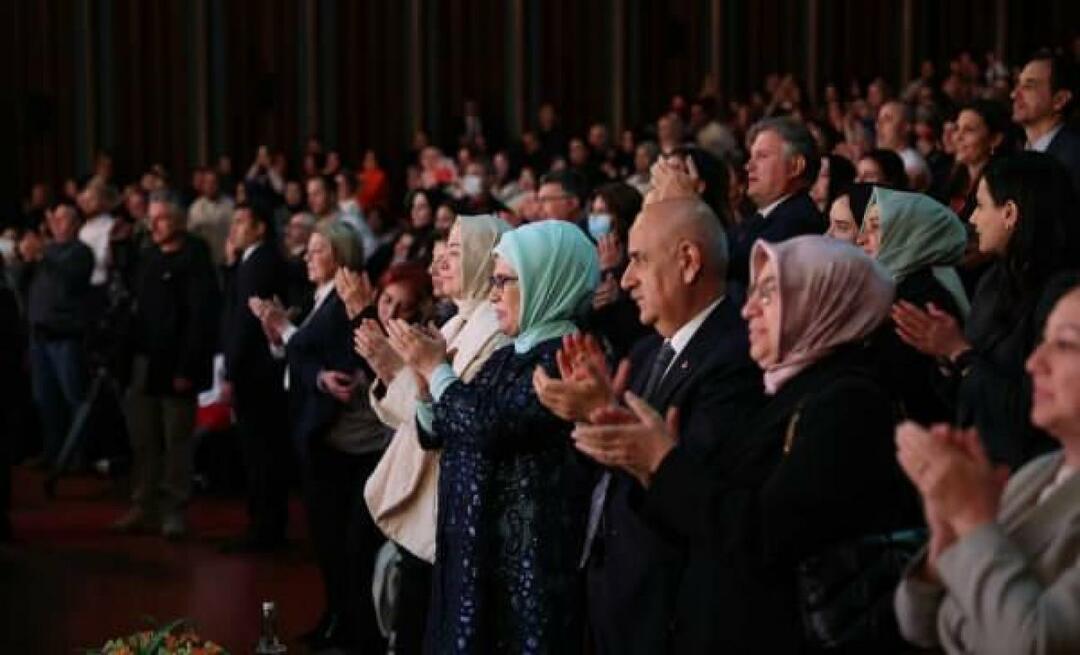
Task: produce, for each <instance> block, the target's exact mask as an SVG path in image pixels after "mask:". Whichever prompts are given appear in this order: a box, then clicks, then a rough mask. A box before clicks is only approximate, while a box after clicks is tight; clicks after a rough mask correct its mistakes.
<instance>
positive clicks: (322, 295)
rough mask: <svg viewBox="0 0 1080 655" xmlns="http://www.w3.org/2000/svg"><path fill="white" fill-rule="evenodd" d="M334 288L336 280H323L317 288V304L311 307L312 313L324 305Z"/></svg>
mask: <svg viewBox="0 0 1080 655" xmlns="http://www.w3.org/2000/svg"><path fill="white" fill-rule="evenodd" d="M333 290H334V281H333V280H330V281H329V282H323V283H322V284H320V285H319V287H318V288H317V289H315V304H314V305H313V306H312V307H311V313H312V314H314V313H315V310H316V309H318V308H319V307H321V306H322V304H323V301H325V300H326V297H327V296H329V295H330V292H331V291H333Z"/></svg>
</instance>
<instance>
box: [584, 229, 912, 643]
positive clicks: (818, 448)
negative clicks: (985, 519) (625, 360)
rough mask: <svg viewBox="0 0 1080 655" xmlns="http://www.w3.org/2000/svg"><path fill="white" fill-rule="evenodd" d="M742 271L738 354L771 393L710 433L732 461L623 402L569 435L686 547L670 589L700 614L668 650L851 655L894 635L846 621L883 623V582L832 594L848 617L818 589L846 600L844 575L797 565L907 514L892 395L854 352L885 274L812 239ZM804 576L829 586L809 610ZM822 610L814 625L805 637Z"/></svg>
mask: <svg viewBox="0 0 1080 655" xmlns="http://www.w3.org/2000/svg"><path fill="white" fill-rule="evenodd" d="M750 280H751V286H750V290H749V293H748V297H747V301H746V304H745V306H744V308H743V316H744V318H746V319H747V321H748V322H749V337H750V356H751V357H752V358H753V359H754V361H755V362H757V364H758V365H759V366H760V367H761V368H762V370H763V373H764V378H765V380H764V381H765V388H766V392H767V393H768V394H769V395H770V396H771V398H770V400H769V402H768V403H767V404H766V405H765V406H764V407H763V408H762V410H761V411H760V412H759V413H757V414H756V415H755V416H754V417H753V418H752V419H751V420H750V421H749V422H748V423H747V425H746V426H745V427H742V428H739V427H736V426H716V427H715V428H714V429H715V430H716V431H717V438H718V439H738V440H741V441H742V443H743V444H744V448H743V450H742V451H741V452H742V455H741V456H738V457H728V458H726V461H723V462H707V461H702V459H701V458H700V456H697V455H695V454H694V453H684V452H682V451H683V447H682V446H680V445H678V444H676V443H675V442H674V439H673V438H672V437H671V436H670V435H671V434H673V433H674V432H673V431H672V430H671V429H670V426H666V425H665V421H664V419H662V418H661V417H660V416H658V415H656V414H655V412H652V411H651V410H649V409H648V407H647V406H645V405H644V404H643V403H641V402H639V401H638V400H637V399H636V398H634V397H632V396H629V395H628V398H627V402H628V404H629V405H630V408H631V409H630V410H626V409H617V408H616V409H605V410H599V411H598V412H597V413H596V415H594V416H592V417H590V418H591V419H593V423H594V424H597V423H599V424H601V425H593V426H587V427H586V426H583V427H579V428H577V429H576V430H575V432H574V437H575V439H576V440H577V443H578V447H579V448H580V449H581V450H583V451H585V452H586V453H587V454H589V455H590V456H592V457H594V458H597V459H599V460H600V461H601V462H602V463H605V464H609V465H616V466H623V467H624V468H627V469H628V470H631V472H632V473H635V475H638V477H639V479H644V480H647V482H648V485H647V486H648V488H647V490H646V492H645V496H644V500H643V502H642V505H641V508H642V512H643V513H644V514H645V516H646V517H647V518H648V519H649V520H652V521H655V522H658V523H659V524H661V525H663V526H664V527H665V528H666V529H668V530H670V531H671V533H673V534H674V535H676V536H678V537H679V538H680V539H682V540H685V542H686V543H687V546H688V548H689V553H690V555H689V559H690V563H689V565H688V569H687V570H688V574H687V576H685V577H686V578H691V577H692V578H693V580H692V581H691V582H688V583H684V584H695V585H697V586H698V587H699V589H700V591H699V594H698V595H699V597H700V600H701V602H702V605H703V606H707V607H709V608H710V611H711V616H712V619H711V620H710V621H709V622H708V623H706V622H703V624H704V625H703V627H701V629H700V630H699V631H698V632H697V634H696V636H695V637H694V638H693V639H690V640H688V641H686V642H684V643H681V644H679V645H678V648H677V649H676V650H686V651H693V652H720V651H727V652H784V653H802V652H807V651H811V652H814V651H816V650H817V649H819V648H822V647H823V646H824V645H825V644H824V639H823V635H822V632H824V633H828V634H827V635H825V636H831V637H833V638H835V640H836V645H841V646H843V647H845V648H849V649H853V650H854V651H855V652H882V651H881V650H880V649H878V648H877V646H880V645H881V642H882V640H883V639H891V638H894V636H895V633H894V632H891V631H888V630H886V631H879V630H877V629H876V626H881V625H885V624H882V623H876V624H869V623H861V622H862V621H863V620H865V619H866V618H867V617H868V616H874V617H876V618H877V619H885V620H886V623H887V622H888V621H889V620H891V618H890V617H891V608H890V606H889V604H890V601H891V595H892V591H893V587H892V586H890V585H889V584H888V583H886V584H884V585H880V586H876V585H873V584H870V585H867V588H869V589H871V590H872V591H874V592H875V594H874V596H873V597H870V598H855V599H854V600H852V599H851V598H848V600H847V601H845V602H847V603H848V604H849V605H850V609H852V610H853V615H850V614H845V613H843V612H841V613H840V614H838V615H836V616H833V615H829V614H828V612H829V611H831V610H832V609H835V608H834V607H832V605H831V603H833V602H834V600H835V599H834V598H832V597H831V593H832V592H838V593H840V594H841V595H845V594H848V593H849V591H850V590H849V589H848V588H847V587H846V585H845V583H846V582H847V580H845V579H844V578H843V576H841V577H840V578H838V579H837V578H830V577H828V576H825V577H824V578H822V576H821V575H820V573H821V571H820V568H814V567H813V566H812V562H813V559H814V558H815V557H821V556H826V555H830V554H831V553H833V552H834V551H835V549H836V548H838V547H841V546H844V545H845V544H849V543H852V542H855V541H858V540H861V539H863V538H864V537H866V536H868V535H881V534H890V533H892V532H894V531H895V530H897V529H898V528H902V527H907V526H910V525H917V524H918V523H919V522H920V519H919V508H918V505H917V501H916V498H915V494H914V492H913V490H912V488H911V486H910V485H909V484H907V482H906V481H905V480H904V478H903V474H902V473H901V471H900V470H899V467H898V466H897V465H896V463H895V454H894V447H893V425H894V419H893V400H892V398H891V396H890V394H889V392H888V390H887V387H886V386H885V385H884V384H883V383H882V381H881V380H880V379H879V377H878V373H877V369H876V367H875V366H874V364H873V361H874V358H873V356H872V355H871V353H870V350H869V349H868V347H867V346H866V342H867V341H868V340H869V339H870V337H871V336H872V335H874V334H875V333H876V332H877V331H878V329H879V328H880V327H881V325H882V324H883V323H884V322H885V321H886V319H887V318H888V315H889V308H890V305H891V304H892V301H893V295H894V290H895V289H894V283H893V282H892V279H891V276H890V275H889V274H888V272H887V271H885V269H883V268H882V267H881V266H880V264H878V263H876V262H875V261H874V260H872V259H871V258H870V257H869V256H867V255H866V254H865V253H863V252H861V251H860V250H858V249H857V248H855V247H853V246H851V245H849V244H846V243H843V242H840V241H837V240H835V239H829V238H827V237H820V236H805V237H798V238H794V239H790V240H788V241H785V242H782V243H778V244H772V243H766V242H764V241H758V242H757V243H756V244H755V245H754V247H753V249H752V251H751V256H750ZM618 421H628V422H629V424H627V425H615V423H616V422H618ZM661 443H662V444H666V447H660V448H657V447H656V445H657V444H661ZM635 449H636V450H635ZM635 452H641V453H644V455H643V456H642V457H641V458H637V459H635V457H634V453H635ZM728 452H730V451H728ZM609 453H610V455H611V456H610V459H611V462H608V461H607V460H606V459H605V457H607V456H608V454H609ZM657 453H659V454H657ZM808 562H809V563H811V564H808ZM691 571H692V572H693V574H694V575H693V576H691V575H689V572H691ZM843 573H847V571H843ZM860 573H861V571H860ZM815 575H817V580H818V581H820V582H823V583H824V584H825V585H826V586H827V587H828V589H827V590H826V591H827V593H826V600H825V602H824V603H823V604H822V603H819V604H817V605H811V604H809V603H808V602H807V599H808V598H809V596H808V595H807V594H806V593H804V591H803V590H800V584H801V583H806V582H808V581H811V580H812V579H814V576H815ZM898 578H899V571H898V570H897V571H896V572H895V577H894V578H893V579H892V580H893V582H894V583H895V581H896V580H897V579H898ZM695 581H696V582H695ZM878 592H879V593H880V598H878V597H877V594H878ZM856 596H857V595H856ZM841 609H842V610H847V609H849V608H848V607H844V608H841ZM822 610H824V612H825V614H824V618H825V619H826V621H825V622H824V623H823V624H821V625H819V627H821V628H822V630H821V631H819V632H818V633H811V632H810V631H808V630H806V629H805V628H804V621H805V620H806V619H808V618H810V619H811V620H815V618H820V617H822V616H823V613H822ZM870 625H873V626H875V628H874V629H864V628H867V626H870ZM883 633H887V634H883Z"/></svg>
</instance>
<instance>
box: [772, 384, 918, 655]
mask: <svg viewBox="0 0 1080 655" xmlns="http://www.w3.org/2000/svg"><path fill="white" fill-rule="evenodd" d="M800 410H801V403H800V407H799V408H797V409H796V411H795V414H794V415H793V416H792V417H791V420H790V421H789V422H788V427H787V433H786V435H785V438H784V454H785V455H786V454H787V453H788V452H790V451H791V446H792V443H793V442H794V439H795V433H796V429H797V427H798V423H799V413H800ZM927 536H928V532H927V530H926V529H925V528H915V529H910V530H900V531H896V532H890V533H881V534H870V535H863V536H860V537H856V538H854V539H850V540H847V541H843V542H840V543H837V544H834V545H831V546H828V547H826V548H825V549H823V550H822V551H821V552H819V553H817V554H815V555H813V556H811V557H807V558H806V559H804V560H803V561H801V562H799V564H798V566H797V567H796V580H797V585H798V595H799V613H800V615H801V617H802V623H803V632H804V637H805V639H806V641H807V643H809V644H811V645H812V646H814V647H815V648H816V649H818V650H834V649H849V648H850V649H855V648H856V647H858V646H865V647H866V648H873V651H867V652H877V653H881V652H895V651H900V650H903V649H904V648H905V642H904V641H903V639H902V638H901V637H900V632H899V629H898V628H897V625H896V615H895V613H894V611H893V594H894V592H895V591H896V587H897V585H898V584H899V582H900V577H901V576H902V575H903V573H904V570H905V568H906V567H907V565H908V563H909V562H910V561H911V558H912V557H913V556H914V555H915V553H916V552H917V551H918V550H919V549H920V548H922V546H923V545H924V544H925V543H926V540H927Z"/></svg>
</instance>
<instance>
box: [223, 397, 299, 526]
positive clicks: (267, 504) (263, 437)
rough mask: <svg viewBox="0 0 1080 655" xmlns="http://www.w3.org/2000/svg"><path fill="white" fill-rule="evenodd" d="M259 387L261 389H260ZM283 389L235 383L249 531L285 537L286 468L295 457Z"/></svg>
mask: <svg viewBox="0 0 1080 655" xmlns="http://www.w3.org/2000/svg"><path fill="white" fill-rule="evenodd" d="M260 391H261V392H260ZM285 406H286V399H285V394H284V392H283V391H282V390H280V389H276V388H265V389H262V390H253V389H251V388H248V389H245V390H242V389H241V388H240V385H238V384H237V385H236V405H235V408H234V409H235V410H236V424H237V425H236V427H237V432H238V433H239V436H240V454H241V457H242V459H243V461H244V469H245V472H246V474H247V509H248V519H249V525H248V535H249V536H251V537H253V538H255V539H259V540H265V541H280V540H283V539H284V538H285V528H286V526H287V525H288V522H289V477H290V476H289V470H290V466H291V463H292V462H293V461H295V456H294V454H293V448H292V443H291V441H290V440H289V432H288V430H289V425H288V414H287V412H286V410H285Z"/></svg>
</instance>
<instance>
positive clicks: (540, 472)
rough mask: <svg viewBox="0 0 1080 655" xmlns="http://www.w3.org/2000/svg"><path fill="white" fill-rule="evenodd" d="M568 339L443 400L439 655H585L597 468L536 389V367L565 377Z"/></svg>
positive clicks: (435, 441)
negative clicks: (561, 352) (593, 470)
mask: <svg viewBox="0 0 1080 655" xmlns="http://www.w3.org/2000/svg"><path fill="white" fill-rule="evenodd" d="M559 344H560V340H559V339H551V340H548V341H545V342H542V343H541V344H539V345H537V346H536V347H535V348H533V349H532V350H530V351H529V352H527V353H523V354H517V353H515V351H514V348H513V346H506V347H505V348H502V349H500V350H498V351H496V352H495V353H494V354H493V355H492V356H491V358H490V359H489V360H488V361H487V363H486V364H485V365H484V367H483V369H481V371H480V372H479V374H477V376H476V378H475V379H474V380H473V381H472V382H471V383H469V384H465V383H463V382H461V381H458V382H455V383H453V384H452V385H451V386H450V387H449V388H448V389H447V390H446V392H445V393H444V395H443V397H442V398H441V399H440V400H439V402H437V403H436V404H435V423H434V433H427V432H424V431H423V430H421V432H420V440H421V443H422V445H423V446H424V447H425V448H442V455H441V459H440V472H439V511H438V530H437V533H436V558H435V571H434V577H433V588H432V604H431V611H430V616H429V623H428V648H429V650H430V651H431V652H435V653H575V652H578V651H580V648H581V643H582V622H581V616H582V602H581V601H582V599H581V589H580V581H579V579H578V573H577V555H578V553H579V552H580V550H581V544H582V538H583V534H584V524H585V518H586V513H587V511H588V489H589V485H588V480H587V473H586V469H585V467H584V466H583V465H582V464H581V460H580V459H578V457H577V456H576V455H575V451H574V449H573V446H572V445H571V441H570V430H571V429H572V425H571V424H570V423H567V422H565V421H563V420H561V419H559V418H558V417H556V416H554V415H553V414H551V413H550V412H549V411H548V410H547V409H545V408H544V407H543V406H542V405H541V404H540V402H539V401H538V400H537V398H536V394H535V392H534V391H533V388H532V372H533V370H534V369H535V368H536V366H537V365H542V366H544V368H545V369H547V370H548V372H549V374H552V375H554V374H555V373H554V371H555V369H556V366H555V352H556V351H557V350H558V348H559ZM436 435H437V436H436Z"/></svg>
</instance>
